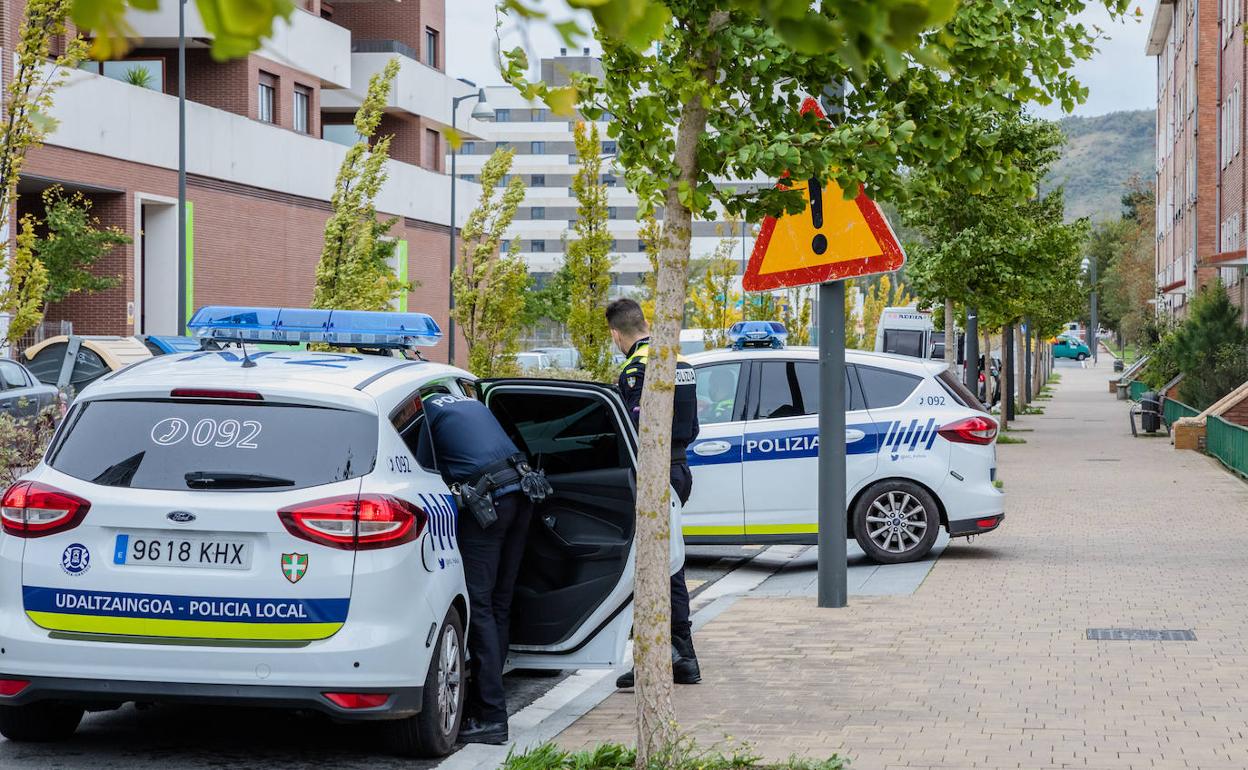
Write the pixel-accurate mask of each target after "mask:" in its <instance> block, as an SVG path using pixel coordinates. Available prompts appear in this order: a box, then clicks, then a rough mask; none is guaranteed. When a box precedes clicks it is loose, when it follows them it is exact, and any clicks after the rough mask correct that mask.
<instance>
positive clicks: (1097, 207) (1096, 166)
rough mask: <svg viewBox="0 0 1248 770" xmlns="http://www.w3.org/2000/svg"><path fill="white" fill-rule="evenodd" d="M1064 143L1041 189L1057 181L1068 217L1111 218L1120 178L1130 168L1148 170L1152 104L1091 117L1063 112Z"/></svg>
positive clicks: (1148, 175)
mask: <svg viewBox="0 0 1248 770" xmlns="http://www.w3.org/2000/svg"><path fill="white" fill-rule="evenodd" d="M1059 123H1060V124H1061V126H1062V130H1063V131H1065V132H1066V137H1067V144H1066V147H1065V148H1064V149H1063V152H1062V157H1061V159H1060V160H1058V162H1057V163H1056V164H1054V166H1053V169H1052V171H1051V172H1050V173H1049V178H1048V179H1047V180H1045V184H1044V189H1045V190H1046V191H1047V190H1050V189H1052V188H1053V187H1055V186H1056V185H1059V184H1060V185H1062V186H1063V187H1065V190H1066V215H1067V218H1069V219H1076V218H1078V217H1082V216H1089V217H1091V218H1092V219H1094V220H1105V219H1114V218H1116V217H1118V216H1119V214H1120V213H1121V209H1122V206H1121V201H1120V198H1121V197H1122V191H1123V188H1122V186H1123V182H1125V181H1126V180H1127V179H1128V178H1130V176H1131V175H1132V174H1139V175H1140V176H1141V177H1142V178H1144V179H1150V178H1152V176H1153V158H1154V146H1153V135H1154V132H1155V129H1156V117H1155V114H1154V112H1153V111H1152V110H1134V111H1131V112H1111V113H1109V114H1108V115H1098V116H1096V117H1091V118H1082V117H1070V118H1063V119H1062V120H1061V121H1059Z"/></svg>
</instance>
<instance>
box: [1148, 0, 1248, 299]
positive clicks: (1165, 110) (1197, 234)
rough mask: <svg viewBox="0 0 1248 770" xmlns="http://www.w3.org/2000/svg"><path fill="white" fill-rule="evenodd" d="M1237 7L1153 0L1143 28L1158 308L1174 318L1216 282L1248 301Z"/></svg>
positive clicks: (1234, 2)
mask: <svg viewBox="0 0 1248 770" xmlns="http://www.w3.org/2000/svg"><path fill="white" fill-rule="evenodd" d="M1244 6H1245V2H1244V0H1220V2H1219V3H1218V4H1216V5H1215V4H1214V3H1213V2H1208V1H1206V2H1201V1H1200V0H1159V1H1158V2H1157V4H1156V6H1155V8H1154V10H1153V17H1152V22H1151V26H1150V29H1149V36H1148V43H1147V49H1146V50H1147V53H1148V54H1149V55H1150V56H1153V57H1155V59H1156V68H1157V147H1156V150H1157V154H1156V169H1157V176H1156V190H1157V219H1156V225H1157V233H1156V235H1157V251H1156V259H1157V261H1156V272H1157V286H1158V303H1159V308H1158V309H1159V311H1161V312H1169V313H1173V314H1176V315H1177V316H1179V317H1182V316H1183V315H1184V314H1185V313H1186V308H1187V305H1188V303H1189V302H1190V301H1191V299H1192V297H1193V296H1194V295H1195V293H1196V291H1197V290H1198V289H1199V288H1200V287H1202V286H1204V285H1206V284H1208V283H1209V282H1211V281H1213V280H1215V279H1220V280H1221V281H1222V282H1223V283H1224V284H1225V285H1226V286H1227V289H1228V291H1229V293H1230V295H1231V297H1232V299H1234V300H1235V302H1236V303H1238V304H1240V305H1241V306H1243V307H1248V302H1246V301H1245V294H1246V292H1248V282H1245V281H1244V277H1243V273H1244V267H1245V265H1248V259H1245V245H1246V239H1245V228H1248V211H1246V205H1245V204H1246V202H1248V199H1246V197H1245V194H1246V192H1248V146H1245V136H1244V130H1245V117H1246V114H1248V113H1246V110H1248V104H1246V99H1245V94H1244V89H1245V87H1248V83H1246V82H1245V69H1246V64H1248V59H1246V56H1248V48H1246V47H1245V43H1244V28H1243V25H1244V22H1245V14H1244Z"/></svg>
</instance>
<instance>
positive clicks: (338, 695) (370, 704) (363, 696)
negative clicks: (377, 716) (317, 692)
mask: <svg viewBox="0 0 1248 770" xmlns="http://www.w3.org/2000/svg"><path fill="white" fill-rule="evenodd" d="M321 694H322V695H324V696H325V697H326V698H327V699H328V700H329V701H330V702H331V703H333V704H334V705H335V706H337V707H338V708H343V709H375V708H377V707H378V706H384V705H386V701H388V700H390V693H388V692H326V693H321Z"/></svg>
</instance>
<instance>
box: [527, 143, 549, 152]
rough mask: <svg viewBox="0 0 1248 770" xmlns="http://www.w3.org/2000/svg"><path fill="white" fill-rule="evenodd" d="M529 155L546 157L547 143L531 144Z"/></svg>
mask: <svg viewBox="0 0 1248 770" xmlns="http://www.w3.org/2000/svg"><path fill="white" fill-rule="evenodd" d="M529 154H531V155H545V154H546V143H545V142H529Z"/></svg>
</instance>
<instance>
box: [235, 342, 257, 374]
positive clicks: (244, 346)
mask: <svg viewBox="0 0 1248 770" xmlns="http://www.w3.org/2000/svg"><path fill="white" fill-rule="evenodd" d="M238 346H239V347H240V348H242V349H243V368H244V369H250V368H252V367H253V366H255V365H256V362H255V361H253V360H251V356H249V355H247V342H246V340H244V339H243V338H242V337H239V338H238Z"/></svg>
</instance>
